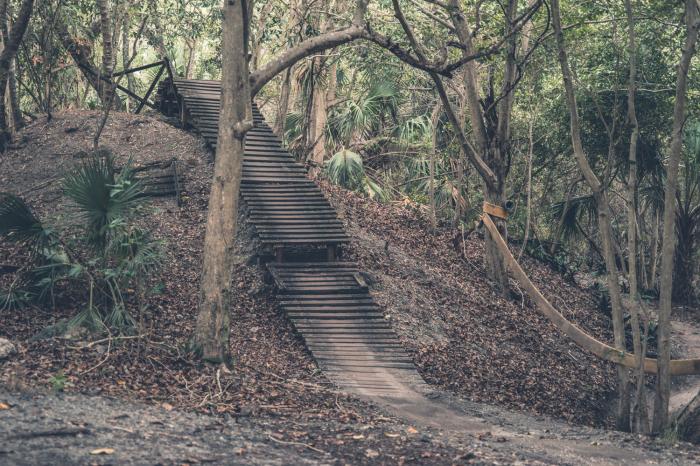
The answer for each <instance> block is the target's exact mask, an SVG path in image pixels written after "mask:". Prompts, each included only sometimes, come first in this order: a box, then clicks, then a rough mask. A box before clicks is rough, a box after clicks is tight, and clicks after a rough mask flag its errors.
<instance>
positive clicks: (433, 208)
mask: <svg viewBox="0 0 700 466" xmlns="http://www.w3.org/2000/svg"><path fill="white" fill-rule="evenodd" d="M430 122H431V123H432V130H433V131H432V138H431V139H432V142H433V147H432V150H431V151H430V185H429V192H428V195H429V197H430V227H431V228H432V229H433V233H435V230H436V229H437V205H436V204H435V158H436V157H437V151H438V123H439V122H440V102H439V101H438V102H437V103H436V104H435V107H433V114H432V115H431V116H430ZM457 204H459V202H457Z"/></svg>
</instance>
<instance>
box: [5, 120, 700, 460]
mask: <svg viewBox="0 0 700 466" xmlns="http://www.w3.org/2000/svg"><path fill="white" fill-rule="evenodd" d="M96 115H97V113H96V112H80V113H77V112H66V113H63V114H57V115H56V116H55V117H54V119H53V120H52V121H51V122H47V121H45V120H38V121H37V122H35V123H34V124H33V125H32V126H30V127H29V128H27V129H26V130H25V131H24V133H23V134H22V141H23V142H21V144H20V146H19V147H18V148H17V149H15V150H12V151H9V152H8V153H7V154H6V155H5V156H4V157H3V158H2V159H0V185H1V186H2V188H1V189H0V190H3V191H4V190H9V191H12V192H16V193H20V194H22V195H23V196H24V197H25V198H26V199H27V200H28V202H29V204H30V205H31V207H32V208H33V209H34V210H35V211H36V212H37V213H38V214H39V216H40V217H41V218H42V219H46V221H47V222H49V223H51V224H55V225H57V226H61V225H65V224H69V223H70V222H71V215H70V210H69V206H67V205H65V204H64V203H63V201H62V197H61V192H60V179H61V177H62V175H63V174H64V173H65V172H66V171H68V170H70V168H71V167H72V166H74V165H75V164H77V163H79V160H80V156H78V155H77V154H80V153H84V151H86V150H88V149H89V147H90V144H91V141H92V131H94V124H95V120H96ZM102 143H103V145H104V146H105V147H106V148H109V149H110V150H112V152H113V153H114V154H115V155H116V156H117V160H118V162H119V163H125V162H126V160H128V159H129V158H131V159H132V160H134V161H135V163H137V164H139V163H149V162H153V161H166V160H170V159H172V158H173V157H175V158H177V159H178V160H179V161H180V162H181V166H182V167H183V170H182V182H181V184H182V190H183V191H182V205H181V206H180V207H178V206H177V205H176V204H175V202H174V200H173V199H168V198H163V199H157V200H154V201H152V202H150V204H149V210H148V214H147V216H146V218H144V219H143V220H142V221H144V222H147V224H148V226H149V228H150V230H151V231H152V233H153V234H154V235H155V236H156V237H157V238H159V239H162V240H164V241H165V244H166V258H165V260H164V264H163V266H162V269H161V273H160V274H159V275H158V276H157V277H156V278H155V279H154V283H153V284H152V285H154V286H155V285H157V286H158V288H159V289H161V292H160V293H158V294H155V295H154V296H153V297H152V298H151V300H150V301H149V307H148V312H147V313H146V316H145V325H144V332H143V335H142V336H141V337H140V338H138V339H123V340H113V339H109V338H105V337H106V336H105V335H102V336H90V335H84V334H76V335H72V336H71V338H60V337H51V338H44V339H37V338H35V337H36V336H37V334H38V333H39V332H40V331H41V330H42V329H44V328H46V327H47V326H49V325H51V324H54V323H55V322H56V321H58V320H59V319H62V318H66V317H70V316H72V315H75V313H76V312H77V310H78V309H79V308H80V303H81V302H84V299H85V296H84V294H83V293H82V291H81V290H75V289H73V288H70V287H65V289H62V290H59V292H58V294H57V301H56V306H55V308H53V309H44V308H36V307H28V308H25V309H22V310H21V311H19V312H18V311H1V312H2V323H1V324H0V336H2V337H7V338H9V339H11V340H12V341H13V342H14V343H15V344H16V345H17V347H18V354H17V355H15V356H13V357H12V358H10V359H9V360H8V361H6V362H0V386H1V387H3V388H0V403H3V404H4V405H3V404H0V464H5V463H7V464H37V463H38V464H42V463H44V464H46V463H53V464H58V463H66V464H195V463H205V462H209V463H214V464H235V463H258V464H263V463H264V464H275V463H295V464H303V463H304V462H312V463H315V464H316V463H325V464H357V463H369V462H371V463H378V464H403V463H416V464H431V463H434V464H463V463H468V462H472V463H477V464H479V463H481V464H512V463H523V464H588V463H589V462H588V459H587V458H589V457H590V458H594V457H595V461H596V462H600V463H601V464H608V463H620V462H628V463H629V464H639V463H640V462H642V463H644V462H646V461H647V459H648V461H650V462H651V463H661V464H671V463H676V464H692V463H693V462H697V460H698V457H697V450H695V449H693V448H692V447H690V446H687V445H680V446H679V447H675V446H673V445H668V444H664V443H661V442H660V441H652V440H640V439H637V438H636V437H631V436H623V435H620V434H616V433H610V432H606V431H603V430H596V429H593V428H590V427H585V426H581V424H582V423H583V424H589V425H593V424H596V425H601V424H605V422H606V419H608V417H609V416H608V414H609V413H608V412H607V411H606V403H607V401H608V400H609V397H610V393H611V392H612V389H613V385H612V381H613V378H612V373H611V370H610V367H609V366H607V365H605V364H602V363H600V362H599V361H597V360H595V359H594V358H592V357H591V356H589V355H587V354H585V353H583V352H581V351H580V350H578V348H576V347H575V346H574V345H573V344H571V343H570V342H568V341H566V340H565V339H563V338H562V337H561V336H560V335H559V334H558V333H557V332H556V331H555V329H553V328H551V327H550V326H549V325H548V324H547V322H546V321H544V320H543V319H542V318H541V317H539V315H538V314H537V313H536V312H535V311H534V309H532V308H531V306H530V305H529V303H528V302H527V300H526V299H525V298H524V297H522V296H519V295H517V294H516V296H515V298H514V299H504V298H501V297H499V296H497V295H496V294H495V293H494V292H493V291H492V289H491V286H490V284H489V283H488V282H487V281H486V280H485V279H484V278H483V270H482V265H481V260H480V245H481V242H480V239H479V238H478V237H477V236H472V237H470V238H467V239H466V241H465V242H464V243H462V242H461V241H458V242H457V245H458V247H456V248H455V246H454V245H455V242H454V241H453V239H454V236H455V233H454V232H453V231H447V230H441V231H440V232H438V233H436V234H434V235H429V234H425V231H427V230H425V229H424V227H425V219H424V218H423V217H422V216H421V215H420V213H419V212H418V211H417V210H416V209H414V208H413V207H412V206H410V205H409V206H407V205H381V204H378V203H375V202H372V201H368V200H365V199H362V198H360V197H358V196H356V195H354V194H352V193H347V192H346V191H343V190H340V189H337V188H333V187H330V186H325V189H326V190H327V191H328V192H329V194H330V197H331V200H332V202H333V203H334V204H335V205H336V207H337V208H338V210H339V214H340V216H341V217H342V218H343V219H344V221H345V222H346V224H347V226H348V231H349V232H350V234H351V236H352V237H353V238H354V239H353V243H352V245H351V246H350V247H349V248H348V250H347V251H346V252H345V257H346V258H348V259H351V260H357V261H358V262H359V263H360V265H361V268H362V269H363V270H366V271H367V278H368V282H369V283H370V287H371V290H372V293H373V295H374V296H375V299H376V300H377V301H378V302H379V304H380V305H381V306H383V309H384V311H385V314H386V316H387V319H388V320H390V321H391V322H392V325H393V327H394V328H395V329H396V330H397V332H398V333H399V335H400V337H401V339H402V342H403V343H404V345H405V346H406V347H407V349H409V350H410V351H411V352H412V354H413V356H414V360H415V362H416V364H417V366H418V368H419V371H420V372H421V375H422V376H423V377H424V378H425V379H426V381H427V382H429V383H431V384H434V385H435V387H436V391H435V393H433V394H432V395H431V396H432V399H434V400H436V403H438V402H439V404H440V405H439V406H438V405H436V406H435V407H434V408H435V409H434V413H432V412H427V413H426V412H421V413H414V415H409V414H410V413H407V412H406V409H405V408H407V407H406V406H403V407H402V406H401V403H398V402H396V401H395V400H393V401H392V400H369V402H370V404H368V400H360V399H358V398H357V397H354V396H350V395H348V394H344V393H338V392H337V391H336V390H335V389H334V387H333V386H332V385H331V384H330V383H329V381H328V380H327V379H326V378H325V377H324V376H323V374H321V373H320V372H319V371H318V369H317V367H316V365H315V363H314V362H313V360H312V359H311V357H310V355H309V353H308V352H307V351H306V349H305V348H304V346H303V343H302V342H301V340H300V339H299V338H298V337H297V336H296V335H295V334H294V331H293V329H292V327H291V324H290V323H289V321H288V320H287V319H286V318H285V316H284V315H282V314H281V313H280V312H279V311H278V310H277V308H276V306H275V303H274V300H273V299H272V298H271V296H272V295H273V292H272V290H271V289H270V286H269V285H268V284H267V283H266V281H265V277H264V274H263V273H262V271H261V268H260V267H258V266H257V265H255V263H254V261H249V260H248V259H249V257H248V256H247V255H248V254H249V253H250V251H251V250H253V249H254V244H253V243H252V242H251V241H250V237H249V236H246V234H247V233H246V232H247V230H246V227H245V226H243V227H242V228H241V235H240V236H239V243H238V244H239V246H240V248H241V258H242V259H241V260H240V261H239V264H238V266H237V269H236V275H235V276H236V279H235V282H234V283H233V288H234V299H233V308H232V310H231V313H232V322H233V323H234V324H233V326H232V329H231V353H232V355H233V358H234V368H233V371H232V372H230V373H229V372H227V371H222V370H221V369H220V368H216V367H211V366H205V365H202V364H201V363H199V362H198V361H196V360H194V359H192V358H191V357H190V356H189V355H188V354H187V352H186V351H185V348H186V345H187V342H188V338H189V336H190V335H191V333H192V329H193V325H194V318H195V312H196V308H197V289H198V281H199V270H200V269H201V244H202V238H203V232H204V222H203V220H204V212H205V211H206V204H207V195H208V184H209V180H210V177H211V165H210V164H209V163H208V159H209V154H208V152H207V151H206V149H205V148H204V147H203V146H202V144H201V142H200V140H199V139H197V138H196V137H194V136H192V135H190V134H187V133H185V132H183V131H180V130H177V129H175V128H173V127H172V126H170V125H169V124H167V123H165V122H163V121H160V120H158V119H156V118H151V117H148V116H134V115H127V114H114V115H113V116H112V117H111V119H110V122H109V123H108V125H107V127H106V129H105V133H104V136H103V141H102ZM23 257H24V256H23V255H22V251H21V250H19V249H16V248H11V247H7V246H5V245H0V263H3V264H5V263H8V264H13V263H18V264H21V263H22V260H23ZM526 266H527V267H528V271H529V272H530V273H531V274H532V275H533V277H534V279H535V281H537V283H538V285H540V286H542V288H543V291H544V292H545V294H547V295H548V296H549V297H550V298H552V299H554V301H555V303H556V304H557V305H559V306H561V307H563V308H564V309H565V310H566V312H567V316H568V317H570V318H572V319H573V320H575V321H576V322H578V323H579V324H580V325H582V326H583V327H584V328H586V329H587V330H588V331H590V332H591V333H593V334H595V335H597V336H600V337H602V338H608V337H609V329H608V327H609V325H608V322H607V321H606V318H605V317H604V316H602V315H601V313H599V312H598V311H597V310H596V309H595V302H594V300H593V299H592V297H591V296H589V294H588V293H587V292H586V291H585V290H580V289H578V288H577V287H576V286H575V285H573V284H570V283H567V282H565V281H564V280H563V279H562V278H561V277H560V276H559V275H558V274H556V273H554V272H552V271H550V270H549V269H548V268H547V267H546V266H543V265H542V264H538V263H536V262H534V261H529V260H528V261H526ZM10 278H11V277H10ZM0 279H5V280H6V279H7V276H6V277H5V278H3V277H0ZM4 283H5V282H2V281H1V280H0V285H3V284H4ZM58 375H60V376H61V377H65V380H66V384H65V385H66V386H65V393H58V394H56V393H53V392H51V391H50V388H51V386H52V383H51V379H52V378H54V377H56V376H58ZM442 390H447V392H449V393H453V394H456V395H458V396H459V397H460V398H456V397H453V396H451V395H448V394H447V393H446V392H444V391H442ZM465 398H466V399H465ZM371 403H379V404H380V405H381V406H382V407H381V408H378V407H377V406H375V405H373V404H371ZM494 405H498V406H499V407H495V406H494ZM445 406H446V407H445ZM5 407H6V408H7V409H3V408H5ZM402 409H403V411H402ZM513 409H515V410H518V411H520V412H521V413H522V414H517V413H514V412H513V411H511V410H513ZM445 410H447V411H445ZM408 411H410V410H408ZM445 412H449V413H452V414H451V415H450V416H452V415H455V416H456V420H455V422H454V425H452V427H451V428H450V427H449V426H445V425H443V424H442V423H441V421H442V418H441V416H440V413H445ZM455 413H456V414H455ZM397 414H401V415H402V417H400V418H399V417H397ZM550 416H553V417H556V418H558V419H559V420H553V419H552V418H551V417H550ZM431 417H433V418H435V419H431ZM436 420H437V421H438V422H437V423H436V422H435V421H436ZM562 420H566V421H569V422H570V423H566V422H563V421H562ZM461 423H464V424H461ZM481 424H483V426H484V427H483V430H481V429H474V426H475V425H477V426H478V425H481ZM577 424H578V425H577ZM467 426H468V428H467ZM76 429H77V430H76ZM455 431H456V432H455ZM528 432H529V433H528ZM570 442H573V444H571V443H570ZM598 447H600V448H598ZM99 448H112V449H114V452H113V453H110V454H106V455H104V456H101V455H97V454H90V453H91V452H92V451H93V450H95V449H99ZM672 452H674V453H672ZM674 454H675V455H676V456H674ZM596 455H597V456H596Z"/></svg>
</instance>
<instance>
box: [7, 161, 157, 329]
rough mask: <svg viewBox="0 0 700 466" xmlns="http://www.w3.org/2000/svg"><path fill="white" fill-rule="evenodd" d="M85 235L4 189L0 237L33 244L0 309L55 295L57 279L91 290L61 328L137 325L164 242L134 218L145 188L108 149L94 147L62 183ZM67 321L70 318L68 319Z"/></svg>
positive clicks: (62, 282) (122, 327) (27, 245)
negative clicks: (62, 227)
mask: <svg viewBox="0 0 700 466" xmlns="http://www.w3.org/2000/svg"><path fill="white" fill-rule="evenodd" d="M63 188H64V194H65V195H66V197H68V198H69V199H70V200H71V201H72V204H73V205H72V207H73V209H74V211H75V213H76V215H75V218H76V219H77V220H78V221H79V224H78V225H77V226H79V227H81V228H82V229H83V230H84V232H85V234H84V236H83V237H79V238H77V239H76V238H74V235H71V234H69V233H68V232H67V231H64V232H63V234H61V233H60V232H56V231H54V230H52V229H51V228H49V227H47V226H45V225H44V224H43V223H42V222H41V221H40V220H39V219H38V218H37V217H36V216H35V215H34V213H33V212H32V211H31V209H30V208H29V207H28V206H27V204H26V203H25V202H24V201H23V200H22V199H20V198H19V197H17V196H15V195H13V194H9V193H2V194H0V238H3V239H5V240H6V241H12V242H16V243H21V244H22V245H24V246H26V247H28V248H29V251H30V261H29V264H28V265H27V266H25V267H23V268H22V269H21V270H20V271H19V272H18V273H17V278H16V279H15V280H14V281H13V282H12V283H11V284H10V286H9V288H8V289H6V290H3V291H2V292H1V293H0V309H14V308H18V307H21V306H22V305H26V304H30V303H37V304H38V303H41V302H45V301H46V299H47V298H49V297H50V298H51V300H52V302H53V299H54V290H55V288H56V287H57V286H63V287H67V286H69V285H70V286H73V288H74V289H85V290H87V293H86V295H85V302H84V303H83V309H82V311H80V312H79V313H78V314H77V315H75V316H74V317H73V318H72V319H70V320H69V321H68V322H67V323H63V324H62V326H63V327H68V328H70V327H75V326H82V327H86V328H88V329H90V330H93V331H95V330H100V329H104V328H112V329H115V330H117V331H119V332H131V331H133V330H134V329H135V327H136V325H137V319H136V318H135V317H134V315H133V313H132V312H130V311H129V309H130V307H133V306H136V308H137V311H138V316H137V317H138V320H140V319H141V318H142V314H143V311H144V309H145V304H144V303H145V297H146V295H147V294H148V291H147V287H146V286H145V283H146V280H147V279H148V277H149V275H151V274H152V273H153V272H154V271H155V269H156V268H157V267H158V265H159V263H160V260H161V247H160V243H158V242H157V241H154V240H153V239H152V238H151V236H150V235H149V234H148V232H146V231H144V230H142V229H140V228H138V227H137V226H136V225H135V222H134V218H135V217H136V214H137V213H138V212H139V211H140V210H141V209H142V199H143V197H142V196H141V192H142V191H141V187H140V185H139V183H138V182H137V181H136V180H135V179H134V177H133V172H132V171H131V170H130V169H129V166H128V165H127V167H126V168H124V169H122V170H121V171H119V172H118V171H117V170H116V168H115V166H114V160H113V158H112V157H111V156H110V155H109V154H106V155H105V154H104V153H99V154H93V155H92V156H91V157H89V158H88V159H86V160H85V161H84V162H83V163H82V164H81V166H80V167H79V168H77V169H76V170H75V171H74V172H73V173H71V174H69V175H68V176H67V177H66V178H65V180H64V182H63ZM66 324H67V325H66Z"/></svg>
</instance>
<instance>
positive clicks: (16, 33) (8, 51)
mask: <svg viewBox="0 0 700 466" xmlns="http://www.w3.org/2000/svg"><path fill="white" fill-rule="evenodd" d="M8 3H9V0H2V2H1V3H0V9H1V10H0V18H5V17H6V15H7V4H8ZM33 6H34V0H23V1H22V5H21V6H20V10H19V13H18V15H17V20H16V21H15V24H14V26H12V31H10V36H9V38H8V40H7V42H5V44H4V45H5V46H4V47H3V49H2V53H0V152H5V149H6V147H7V143H8V142H9V140H10V131H9V129H8V127H7V116H6V113H7V111H6V107H5V92H6V91H7V81H8V77H9V73H10V66H11V64H12V60H13V59H14V58H15V56H16V55H17V50H18V49H19V44H20V42H22V38H23V37H24V32H25V31H26V30H27V26H28V25H29V19H30V18H31V16H32V8H33Z"/></svg>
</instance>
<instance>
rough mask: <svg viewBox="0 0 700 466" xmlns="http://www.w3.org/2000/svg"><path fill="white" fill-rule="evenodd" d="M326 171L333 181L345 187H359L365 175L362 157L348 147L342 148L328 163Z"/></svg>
mask: <svg viewBox="0 0 700 466" xmlns="http://www.w3.org/2000/svg"><path fill="white" fill-rule="evenodd" d="M326 173H327V174H328V178H329V179H330V180H331V182H333V183H335V184H337V185H340V186H343V187H344V188H348V189H358V187H360V186H361V185H362V183H363V180H364V177H365V169H364V167H363V165H362V157H360V155H359V154H356V153H355V152H352V151H349V150H347V149H344V150H341V151H340V152H338V153H337V154H335V155H334V156H333V157H331V159H330V160H329V161H328V162H327V163H326Z"/></svg>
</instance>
